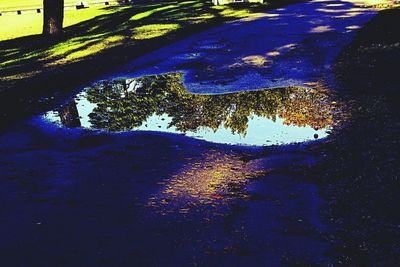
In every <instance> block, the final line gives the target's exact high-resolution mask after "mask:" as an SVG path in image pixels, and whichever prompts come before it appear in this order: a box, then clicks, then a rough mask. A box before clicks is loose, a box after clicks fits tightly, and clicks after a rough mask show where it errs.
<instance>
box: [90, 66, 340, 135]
mask: <svg viewBox="0 0 400 267" xmlns="http://www.w3.org/2000/svg"><path fill="white" fill-rule="evenodd" d="M86 94H87V96H86V97H87V100H88V101H89V102H91V103H93V104H96V107H95V108H94V109H93V111H92V112H91V114H90V115H89V117H90V123H91V124H92V127H93V128H96V129H104V130H108V131H128V130H133V129H135V128H137V127H139V126H141V125H142V124H143V123H144V122H146V120H147V119H148V118H149V117H150V116H152V115H154V114H156V115H168V116H169V117H171V122H170V123H169V127H176V129H177V130H178V131H180V132H183V133H185V132H187V131H192V132H196V131H197V130H199V129H201V128H210V129H212V130H213V131H216V130H217V129H218V128H219V127H220V126H221V125H223V126H224V127H225V128H227V129H230V130H231V131H232V133H238V134H241V135H243V136H244V135H246V130H247V128H248V123H249V121H250V120H251V119H252V118H253V117H254V116H259V117H264V118H268V119H271V120H273V121H275V120H276V118H277V116H279V117H281V118H283V119H284V121H285V123H286V124H288V125H296V126H311V127H313V128H314V129H316V130H317V129H321V128H326V127H330V126H332V125H331V124H332V121H333V114H332V109H331V108H332V107H331V106H330V101H329V97H328V95H327V94H326V93H324V92H323V91H319V90H313V89H308V88H299V87H292V88H282V89H274V90H259V91H249V92H239V93H229V94H221V95H199V94H192V93H189V92H187V91H186V89H185V87H184V86H183V83H182V74H180V73H172V74H164V75H156V76H145V77H141V78H137V79H117V80H111V81H102V82H99V83H96V84H94V85H93V86H92V87H90V88H88V89H87V91H86Z"/></svg>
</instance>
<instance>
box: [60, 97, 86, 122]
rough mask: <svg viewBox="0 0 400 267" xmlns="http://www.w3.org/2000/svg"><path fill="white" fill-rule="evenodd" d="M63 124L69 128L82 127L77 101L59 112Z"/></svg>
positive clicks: (68, 104)
mask: <svg viewBox="0 0 400 267" xmlns="http://www.w3.org/2000/svg"><path fill="white" fill-rule="evenodd" d="M58 115H59V116H60V120H61V123H62V124H63V125H64V126H65V127H67V128H75V127H80V126H81V121H80V118H79V113H78V109H77V107H76V103H75V100H72V101H70V102H69V103H67V104H66V105H64V106H62V107H61V108H60V109H59V110H58Z"/></svg>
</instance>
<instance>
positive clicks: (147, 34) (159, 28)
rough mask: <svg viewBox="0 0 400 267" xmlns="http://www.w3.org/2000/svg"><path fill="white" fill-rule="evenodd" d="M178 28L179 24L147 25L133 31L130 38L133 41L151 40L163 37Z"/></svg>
mask: <svg viewBox="0 0 400 267" xmlns="http://www.w3.org/2000/svg"><path fill="white" fill-rule="evenodd" d="M179 28H180V25H179V24H176V23H170V24H149V25H144V26H139V27H137V28H135V29H134V30H133V33H132V38H133V39H135V40H144V39H151V38H156V37H160V36H163V35H165V34H167V33H169V32H171V31H175V30H177V29H179Z"/></svg>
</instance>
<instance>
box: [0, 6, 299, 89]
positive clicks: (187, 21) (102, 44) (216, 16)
mask: <svg viewBox="0 0 400 267" xmlns="http://www.w3.org/2000/svg"><path fill="white" fill-rule="evenodd" d="M20 1H22V0H20ZM289 1H290V0H289ZM293 1H298V0H292V2H293ZM267 9H268V4H264V5H260V4H242V5H226V6H213V5H212V3H211V1H208V0H207V1H206V0H192V1H185V2H161V3H143V4H134V5H132V6H108V7H91V8H88V9H81V10H75V11H65V20H64V27H65V30H64V35H63V37H62V38H61V39H59V40H47V39H45V38H43V37H42V36H41V35H40V33H41V30H42V16H41V15H40V14H30V15H28V14H27V15H20V16H18V15H7V16H2V17H0V25H2V27H1V28H0V69H1V72H0V86H1V83H4V82H7V81H15V80H21V79H26V78H30V77H33V76H36V75H38V74H40V73H46V72H49V71H53V70H54V68H58V67H60V66H65V65H69V64H74V63H77V62H82V61H90V60H91V59H92V58H95V57H96V58H99V57H101V58H102V59H103V60H104V61H106V62H107V63H109V61H108V59H107V58H106V57H104V55H105V53H108V52H109V51H112V54H113V56H114V58H115V57H118V56H119V57H121V56H124V55H123V53H124V52H123V51H127V49H128V50H131V51H134V50H135V48H138V47H140V49H142V50H146V49H150V48H148V47H155V46H159V45H161V44H163V43H167V42H170V41H171V40H174V39H177V38H180V36H188V35H190V34H191V33H192V30H191V29H194V28H196V27H197V29H199V27H201V29H203V28H204V29H205V28H207V27H211V26H212V25H215V23H222V22H225V21H230V20H234V19H239V18H246V17H257V16H259V15H260V14H261V13H260V12H263V11H265V10H267ZM3 25H4V27H3ZM1 40H2V41H1ZM143 52H145V51H143ZM109 55H110V53H108V56H109Z"/></svg>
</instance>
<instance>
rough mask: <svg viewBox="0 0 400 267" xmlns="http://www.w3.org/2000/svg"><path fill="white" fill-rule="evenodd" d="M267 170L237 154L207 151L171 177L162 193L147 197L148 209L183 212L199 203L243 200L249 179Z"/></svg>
mask: <svg viewBox="0 0 400 267" xmlns="http://www.w3.org/2000/svg"><path fill="white" fill-rule="evenodd" d="M269 171H270V170H268V169H267V170H265V169H264V168H262V166H261V165H260V164H259V163H252V162H249V163H247V162H245V161H244V160H243V159H241V157H240V156H239V155H236V154H233V153H230V154H228V153H226V152H221V151H216V150H209V151H207V152H206V153H205V154H204V155H202V156H201V158H199V159H197V160H192V161H190V162H189V163H187V164H186V165H185V166H183V168H182V169H180V170H179V171H178V172H177V173H176V174H174V175H172V177H171V178H170V179H168V180H167V181H166V182H165V186H164V188H163V189H162V190H161V193H160V194H158V195H157V196H155V197H153V198H150V200H149V202H148V206H152V207H160V206H163V205H165V206H166V205H169V204H172V205H174V204H179V207H180V212H181V213H186V212H188V211H189V209H190V208H191V207H194V206H197V205H199V204H212V203H216V202H219V203H221V202H224V201H227V200H229V199H233V198H238V197H245V195H244V194H243V193H242V192H241V189H242V188H243V187H244V186H245V184H246V183H247V181H248V179H251V178H255V177H258V176H260V175H262V174H266V173H268V172H269Z"/></svg>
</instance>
